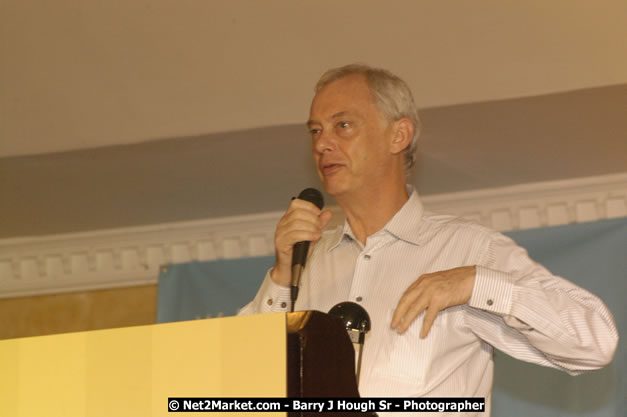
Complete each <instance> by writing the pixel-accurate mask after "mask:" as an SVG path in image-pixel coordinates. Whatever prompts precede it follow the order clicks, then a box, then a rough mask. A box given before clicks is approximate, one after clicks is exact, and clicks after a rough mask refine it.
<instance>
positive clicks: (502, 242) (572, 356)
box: [466, 233, 618, 374]
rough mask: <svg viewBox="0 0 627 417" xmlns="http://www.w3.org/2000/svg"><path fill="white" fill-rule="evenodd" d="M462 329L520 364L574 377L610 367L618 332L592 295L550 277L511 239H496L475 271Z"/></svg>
mask: <svg viewBox="0 0 627 417" xmlns="http://www.w3.org/2000/svg"><path fill="white" fill-rule="evenodd" d="M468 306H469V307H470V308H468V309H467V313H468V314H467V315H466V325H467V326H468V327H469V328H470V329H471V330H472V331H473V332H474V333H475V334H476V335H477V336H478V337H480V338H481V339H483V340H484V341H486V342H487V343H489V344H491V345H493V346H494V347H496V348H498V349H500V350H502V351H504V352H505V353H507V354H509V355H511V356H513V357H516V358H518V359H521V360H525V361H529V362H534V363H538V364H540V365H544V366H551V367H555V368H559V369H562V370H565V371H567V372H569V373H571V374H577V373H580V372H582V371H585V370H590V369H597V368H600V367H602V366H605V365H607V364H608V363H609V362H611V360H612V358H613V357H614V353H615V351H616V347H617V345H618V332H617V330H616V326H615V325H614V321H613V318H612V315H611V313H610V312H609V310H608V309H607V307H606V306H605V305H604V304H603V302H602V301H601V300H600V299H599V298H598V297H596V296H595V295H593V294H591V293H590V292H588V291H586V290H584V289H582V288H580V287H578V286H577V285H575V284H573V283H571V282H569V281H566V280H565V279H563V278H560V277H557V276H554V275H552V274H551V273H550V272H549V271H548V270H546V268H544V267H543V266H541V265H539V264H537V263H536V262H534V261H532V260H531V259H530V258H529V256H528V255H527V252H526V251H525V250H524V249H523V248H521V247H519V246H517V245H516V244H515V243H514V242H513V241H512V240H511V239H509V238H508V237H506V236H503V235H501V234H498V233H494V234H492V236H491V239H490V241H489V245H488V250H487V252H486V253H485V257H484V262H483V265H479V266H478V267H477V273H476V279H475V286H474V289H473V294H472V296H471V298H470V300H469V302H468Z"/></svg>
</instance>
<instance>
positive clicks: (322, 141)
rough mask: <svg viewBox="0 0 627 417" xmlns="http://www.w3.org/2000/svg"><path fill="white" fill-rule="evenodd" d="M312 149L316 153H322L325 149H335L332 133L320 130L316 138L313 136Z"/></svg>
mask: <svg viewBox="0 0 627 417" xmlns="http://www.w3.org/2000/svg"><path fill="white" fill-rule="evenodd" d="M313 145H314V150H315V151H316V152H318V153H321V154H322V153H324V152H327V151H332V150H333V149H335V146H336V142H335V138H333V135H331V134H330V133H328V132H326V131H324V130H323V131H322V132H320V133H319V134H318V136H317V137H316V138H314V144H313Z"/></svg>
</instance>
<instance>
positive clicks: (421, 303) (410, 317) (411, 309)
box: [391, 283, 429, 334]
mask: <svg viewBox="0 0 627 417" xmlns="http://www.w3.org/2000/svg"><path fill="white" fill-rule="evenodd" d="M415 284H416V283H414V284H412V285H411V286H410V287H409V288H408V289H407V291H405V293H404V294H403V296H402V297H401V299H400V300H399V302H398V305H397V307H396V310H395V311H394V315H393V317H392V323H391V325H392V328H393V329H396V331H397V332H398V333H400V334H403V333H405V332H406V331H407V329H409V326H411V324H412V323H413V322H414V320H416V318H417V317H418V316H419V315H421V314H422V313H423V311H425V309H426V308H427V307H429V297H428V296H427V294H426V293H425V292H423V291H422V288H420V286H419V285H415Z"/></svg>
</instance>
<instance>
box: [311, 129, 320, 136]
mask: <svg viewBox="0 0 627 417" xmlns="http://www.w3.org/2000/svg"><path fill="white" fill-rule="evenodd" d="M309 133H311V134H312V135H317V134H318V133H320V129H315V128H312V129H309Z"/></svg>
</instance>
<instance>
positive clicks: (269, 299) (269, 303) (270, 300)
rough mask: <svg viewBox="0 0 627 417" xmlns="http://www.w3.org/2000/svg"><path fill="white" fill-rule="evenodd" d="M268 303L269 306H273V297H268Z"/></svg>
mask: <svg viewBox="0 0 627 417" xmlns="http://www.w3.org/2000/svg"><path fill="white" fill-rule="evenodd" d="M267 303H268V305H269V306H271V305H272V298H268V301H267Z"/></svg>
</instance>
